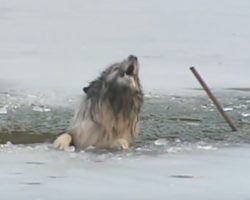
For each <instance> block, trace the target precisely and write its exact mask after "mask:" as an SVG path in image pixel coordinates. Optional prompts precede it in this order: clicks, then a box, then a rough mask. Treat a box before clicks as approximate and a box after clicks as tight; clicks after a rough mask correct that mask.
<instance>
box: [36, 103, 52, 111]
mask: <svg viewBox="0 0 250 200" xmlns="http://www.w3.org/2000/svg"><path fill="white" fill-rule="evenodd" d="M32 109H33V110H34V111H36V112H50V111H51V109H50V108H45V107H44V106H36V105H33V108H32Z"/></svg>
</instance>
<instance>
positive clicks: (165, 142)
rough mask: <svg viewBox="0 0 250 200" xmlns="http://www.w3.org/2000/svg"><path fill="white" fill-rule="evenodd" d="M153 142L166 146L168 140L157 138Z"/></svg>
mask: <svg viewBox="0 0 250 200" xmlns="http://www.w3.org/2000/svg"><path fill="white" fill-rule="evenodd" d="M154 144H155V145H157V146H166V145H167V144H168V141H167V140H166V139H157V140H155V141H154Z"/></svg>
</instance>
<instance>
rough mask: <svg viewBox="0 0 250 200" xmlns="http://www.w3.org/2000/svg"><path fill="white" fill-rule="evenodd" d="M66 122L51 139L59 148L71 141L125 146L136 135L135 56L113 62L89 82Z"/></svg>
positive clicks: (138, 107) (139, 95)
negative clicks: (64, 130) (68, 124)
mask: <svg viewBox="0 0 250 200" xmlns="http://www.w3.org/2000/svg"><path fill="white" fill-rule="evenodd" d="M83 91H84V92H85V95H84V97H83V99H82V102H81V104H80V107H79V109H78V110H77V111H76V113H75V116H74V118H73V119H72V122H71V124H70V126H69V129H68V132H67V133H64V134H62V135H60V136H59V137H58V138H57V139H56V140H55V142H54V146H55V147H56V148H59V149H66V148H67V147H69V145H71V144H72V145H74V146H75V147H76V148H78V149H85V148H87V147H89V146H95V147H97V148H122V149H127V148H129V146H130V145H131V144H132V143H133V141H134V139H135V137H136V136H137V135H138V122H139V114H140V111H141V107H142V104H143V92H142V88H141V84H140V79H139V63H138V60H137V57H135V56H133V55H131V56H129V57H128V58H127V59H126V60H124V61H122V62H120V63H115V64H113V65H111V66H110V67H108V68H107V69H106V70H104V71H103V72H102V73H101V75H100V76H99V77H98V78H97V79H96V80H94V81H92V82H91V83H90V84H89V86H87V87H85V88H83Z"/></svg>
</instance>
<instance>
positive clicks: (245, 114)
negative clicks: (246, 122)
mask: <svg viewBox="0 0 250 200" xmlns="http://www.w3.org/2000/svg"><path fill="white" fill-rule="evenodd" d="M241 115H242V116H243V117H249V116H250V113H241Z"/></svg>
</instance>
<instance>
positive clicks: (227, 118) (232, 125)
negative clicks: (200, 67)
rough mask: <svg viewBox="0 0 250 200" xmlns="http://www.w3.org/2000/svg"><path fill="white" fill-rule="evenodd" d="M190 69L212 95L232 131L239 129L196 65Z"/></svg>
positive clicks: (210, 95)
mask: <svg viewBox="0 0 250 200" xmlns="http://www.w3.org/2000/svg"><path fill="white" fill-rule="evenodd" d="M190 70H191V71H192V72H193V74H194V76H195V77H196V78H197V80H198V81H199V82H200V84H201V86H202V87H203V89H204V90H205V91H206V93H207V95H208V96H209V97H210V99H211V100H212V101H213V103H214V104H215V106H216V107H217V109H218V110H219V112H220V113H221V115H222V116H223V117H224V119H225V120H226V122H227V123H228V124H229V126H230V127H231V128H232V131H237V128H236V126H235V125H234V123H233V121H232V119H231V118H230V117H229V116H228V115H227V113H226V112H225V111H224V109H223V106H222V104H221V103H220V102H219V100H218V99H217V98H216V97H215V96H214V94H213V93H212V91H211V90H210V89H209V87H208V86H207V84H206V83H205V81H204V80H203V79H202V77H201V76H200V75H199V73H198V72H197V70H196V69H195V67H190Z"/></svg>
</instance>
